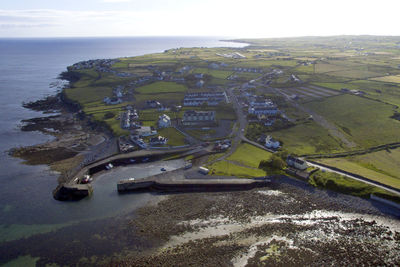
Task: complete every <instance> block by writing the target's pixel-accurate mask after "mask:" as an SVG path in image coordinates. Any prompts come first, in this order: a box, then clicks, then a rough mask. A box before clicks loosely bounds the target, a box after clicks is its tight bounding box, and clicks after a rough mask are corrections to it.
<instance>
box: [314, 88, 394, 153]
mask: <svg viewBox="0 0 400 267" xmlns="http://www.w3.org/2000/svg"><path fill="white" fill-rule="evenodd" d="M306 106H307V107H308V108H310V109H312V110H313V111H315V112H316V113H318V114H319V115H322V116H324V118H325V119H327V120H328V121H330V122H332V123H334V124H336V125H337V126H338V128H339V129H342V130H343V133H345V134H346V135H347V137H348V138H349V139H352V140H353V141H354V142H356V143H357V144H359V145H360V146H362V147H365V148H367V147H371V146H377V145H382V144H387V143H393V142H400V135H399V132H400V122H399V121H396V120H394V119H392V118H390V116H392V115H393V113H394V108H393V106H392V105H388V104H384V103H381V102H378V101H374V100H370V99H367V98H363V97H357V96H353V95H347V94H346V95H339V96H335V97H330V98H326V99H323V100H314V101H312V102H309V103H307V104H306Z"/></svg>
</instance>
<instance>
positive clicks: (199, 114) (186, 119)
mask: <svg viewBox="0 0 400 267" xmlns="http://www.w3.org/2000/svg"><path fill="white" fill-rule="evenodd" d="M215 123H216V119H215V111H197V110H187V111H185V113H184V114H183V119H182V124H183V125H186V126H192V125H210V124H215Z"/></svg>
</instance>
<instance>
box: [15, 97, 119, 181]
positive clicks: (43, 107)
mask: <svg viewBox="0 0 400 267" xmlns="http://www.w3.org/2000/svg"><path fill="white" fill-rule="evenodd" d="M23 106H24V107H25V108H28V109H32V110H35V111H40V112H42V113H43V114H44V115H46V116H43V117H37V118H31V119H26V120H23V121H21V123H22V124H21V131H27V132H30V131H39V132H41V133H43V134H46V135H49V136H52V137H53V139H52V140H50V141H48V142H46V143H43V144H37V145H33V146H28V147H19V148H14V149H11V150H10V151H9V154H10V155H11V156H13V157H18V158H21V159H23V160H24V163H25V164H29V165H41V164H46V165H48V166H49V167H50V169H51V170H52V171H56V172H59V173H60V176H59V182H65V181H66V179H68V178H67V177H66V176H67V175H66V174H67V173H68V172H69V171H70V170H72V169H75V168H77V167H78V166H79V165H80V164H82V162H83V161H84V159H85V156H87V155H88V154H90V153H91V149H92V147H93V146H96V145H98V144H99V143H102V142H104V141H105V140H107V139H109V138H111V137H112V134H111V133H110V131H107V129H103V128H102V127H100V126H99V125H97V124H95V123H94V122H92V121H91V120H90V119H89V118H86V117H85V116H84V114H83V112H81V111H80V109H79V107H78V106H77V105H76V104H75V103H70V102H69V101H68V100H67V99H65V97H64V96H63V93H62V92H61V93H58V94H57V95H55V96H48V97H46V98H45V99H40V100H37V101H34V102H29V103H23Z"/></svg>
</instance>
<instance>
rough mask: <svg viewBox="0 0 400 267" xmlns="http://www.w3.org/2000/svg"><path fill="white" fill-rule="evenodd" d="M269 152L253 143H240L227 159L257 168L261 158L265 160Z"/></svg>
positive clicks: (269, 154)
mask: <svg viewBox="0 0 400 267" xmlns="http://www.w3.org/2000/svg"><path fill="white" fill-rule="evenodd" d="M270 156H271V153H270V152H268V151H265V150H263V149H261V148H258V147H255V146H253V145H250V144H247V143H242V144H240V145H239V147H238V149H237V150H236V151H235V152H234V153H233V154H232V155H230V156H229V157H228V158H227V159H228V160H230V161H234V162H238V163H240V164H242V165H246V166H249V167H253V168H258V164H259V163H260V161H261V160H267V159H269V157H270Z"/></svg>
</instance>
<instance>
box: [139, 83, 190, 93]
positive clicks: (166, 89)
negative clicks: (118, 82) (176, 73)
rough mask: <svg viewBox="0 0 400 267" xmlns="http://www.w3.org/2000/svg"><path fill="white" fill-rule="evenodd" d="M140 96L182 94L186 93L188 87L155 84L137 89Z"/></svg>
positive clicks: (175, 84)
mask: <svg viewBox="0 0 400 267" xmlns="http://www.w3.org/2000/svg"><path fill="white" fill-rule="evenodd" d="M135 91H136V92H137V93H140V94H159V93H180V92H186V91H187V87H186V86H185V85H182V84H177V83H174V82H155V83H151V84H148V85H144V86H141V87H138V88H136V89H135Z"/></svg>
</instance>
